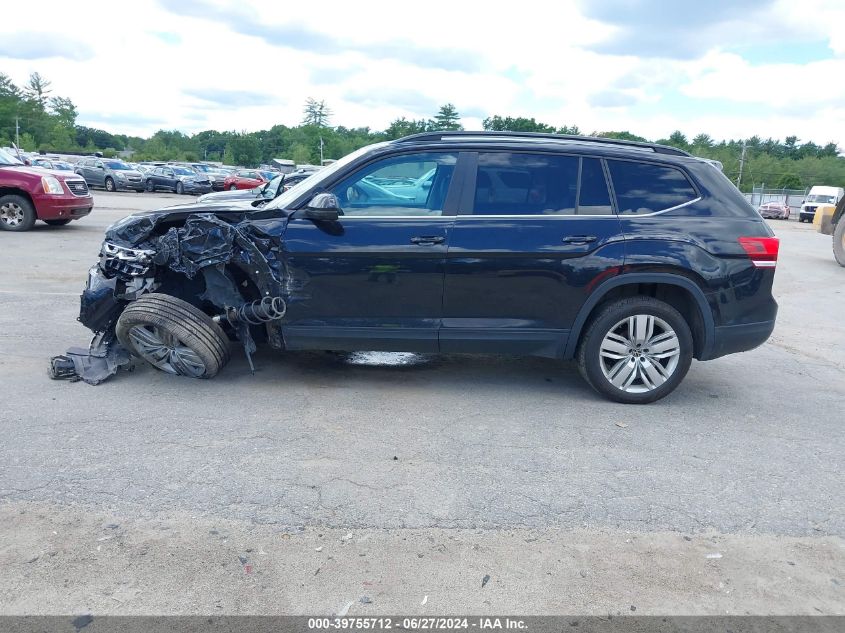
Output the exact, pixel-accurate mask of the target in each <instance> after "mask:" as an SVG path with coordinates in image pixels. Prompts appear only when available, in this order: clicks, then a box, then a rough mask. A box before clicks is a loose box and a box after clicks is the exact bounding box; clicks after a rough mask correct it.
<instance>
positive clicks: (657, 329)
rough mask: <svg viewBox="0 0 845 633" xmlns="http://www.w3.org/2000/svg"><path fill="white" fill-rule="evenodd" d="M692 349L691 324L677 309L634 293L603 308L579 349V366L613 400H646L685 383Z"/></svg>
mask: <svg viewBox="0 0 845 633" xmlns="http://www.w3.org/2000/svg"><path fill="white" fill-rule="evenodd" d="M692 347H693V341H692V334H691V332H690V329H689V325H687V322H686V321H685V320H684V317H683V316H681V314H680V313H679V312H678V311H677V310H675V308H673V307H672V306H670V305H669V304H667V303H664V302H663V301H659V300H657V299H653V298H651V297H633V298H631V299H621V300H619V301H616V302H614V303H611V304H610V305H608V306H607V307H605V308H604V309H603V310H602V311H601V312H599V314H598V315H597V316H596V318H595V319H594V320H593V322H592V323H591V324H590V326H589V328H588V329H587V333H586V334H585V335H584V338H583V339H582V342H581V345H580V347H579V349H578V366H579V369H580V370H581V374H582V375H583V376H584V378H585V379H586V380H587V382H588V383H589V384H590V386H592V387H593V388H594V389H595V390H596V391H598V392H599V393H601V394H603V395H605V396H607V397H608V398H610V399H611V400H616V401H617V402H624V403H626V404H645V403H648V402H654V401H655V400H659V399H660V398H663V397H664V396H666V395H668V394H670V393H671V392H672V391H674V389H675V387H677V386H678V385H679V384H680V383H681V381H682V380H683V379H684V376H685V375H686V373H687V371H688V370H689V367H690V364H691V362H692Z"/></svg>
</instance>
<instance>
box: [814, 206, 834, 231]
mask: <svg viewBox="0 0 845 633" xmlns="http://www.w3.org/2000/svg"><path fill="white" fill-rule="evenodd" d="M835 210H836V207H835V206H833V205H832V204H820V205H819V206H818V207H816V215H815V216H813V225H814V226H815V227H816V231H818V232H819V233H821V234H822V235H833V224H832V223H831V220H832V219H833V212H834V211H835Z"/></svg>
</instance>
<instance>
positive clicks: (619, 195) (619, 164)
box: [607, 160, 698, 215]
mask: <svg viewBox="0 0 845 633" xmlns="http://www.w3.org/2000/svg"><path fill="white" fill-rule="evenodd" d="M607 165H608V167H609V168H610V177H611V180H612V181H613V189H614V191H615V192H616V203H617V205H619V213H621V214H624V215H637V214H643V213H654V212H656V211H665V210H666V209H671V208H672V207H677V206H679V205H682V204H685V203H687V202H691V201H692V200H695V199H696V198H697V197H698V192H697V191H696V190H695V188H694V187H693V186H692V184H691V183H690V181H689V180H688V179H687V177H686V175H685V174H684V172H682V171H681V170H680V169H676V168H675V167H669V166H667V165H655V164H652V163H638V162H634V161H622V160H609V161H607Z"/></svg>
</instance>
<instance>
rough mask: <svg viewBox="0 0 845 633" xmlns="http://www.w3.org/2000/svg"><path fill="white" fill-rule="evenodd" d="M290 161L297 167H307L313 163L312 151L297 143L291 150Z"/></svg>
mask: <svg viewBox="0 0 845 633" xmlns="http://www.w3.org/2000/svg"><path fill="white" fill-rule="evenodd" d="M289 155H290V159H291V160H292V161H293V162H294V163H296V164H297V165H307V164H310V163H311V160H312V158H311V150H310V149H308V146H307V145H305V144H303V143H296V144H295V145H294V146H293V147H291V148H290V154H289Z"/></svg>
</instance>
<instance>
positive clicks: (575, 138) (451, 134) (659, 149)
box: [393, 130, 690, 156]
mask: <svg viewBox="0 0 845 633" xmlns="http://www.w3.org/2000/svg"><path fill="white" fill-rule="evenodd" d="M449 138H461V139H463V140H472V141H487V140H489V141H493V140H508V139H514V140H532V141H537V142H542V141H551V142H558V143H573V144H581V143H597V144H601V145H618V146H621V147H628V148H631V149H640V150H646V151H652V152H654V153H656V154H671V155H674V156H690V153H689V152H685V151H684V150H682V149H678V148H677V147H671V146H669V145H661V144H659V143H644V142H641V141H627V140H622V139H615V138H605V137H603V136H580V135H577V134H548V133H543V132H485V131H482V132H470V131H466V130H461V131H448V130H442V131H440V132H421V133H419V134H412V135H410V136H404V137H402V138H399V139H396V140H395V141H393V142H394V143H414V142H418V141H443V140H447V139H449Z"/></svg>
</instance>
